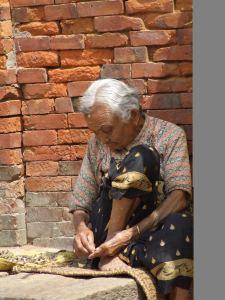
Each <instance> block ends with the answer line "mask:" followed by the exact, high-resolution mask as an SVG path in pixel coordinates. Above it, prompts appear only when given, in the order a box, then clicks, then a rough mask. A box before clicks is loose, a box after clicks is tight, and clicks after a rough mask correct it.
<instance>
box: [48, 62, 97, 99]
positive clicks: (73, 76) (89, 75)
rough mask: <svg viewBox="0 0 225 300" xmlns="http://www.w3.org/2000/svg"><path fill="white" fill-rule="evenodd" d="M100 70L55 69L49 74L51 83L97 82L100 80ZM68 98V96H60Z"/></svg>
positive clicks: (88, 68) (80, 68)
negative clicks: (96, 80)
mask: <svg viewBox="0 0 225 300" xmlns="http://www.w3.org/2000/svg"><path fill="white" fill-rule="evenodd" d="M99 74H100V68H99V66H95V67H79V68H74V69H55V70H50V71H49V72H48V75H49V81H50V82H67V81H77V80H78V81H79V80H95V79H98V78H99ZM59 96H66V95H58V96H57V97H59Z"/></svg>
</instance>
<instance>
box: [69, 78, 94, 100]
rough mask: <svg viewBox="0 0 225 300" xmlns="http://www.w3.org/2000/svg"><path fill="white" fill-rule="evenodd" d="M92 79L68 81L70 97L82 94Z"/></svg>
mask: <svg viewBox="0 0 225 300" xmlns="http://www.w3.org/2000/svg"><path fill="white" fill-rule="evenodd" d="M91 83H92V81H75V82H69V83H68V85H67V88H68V93H69V96H70V97H77V96H82V95H83V93H84V92H85V91H86V89H87V88H88V87H89V86H90V84H91Z"/></svg>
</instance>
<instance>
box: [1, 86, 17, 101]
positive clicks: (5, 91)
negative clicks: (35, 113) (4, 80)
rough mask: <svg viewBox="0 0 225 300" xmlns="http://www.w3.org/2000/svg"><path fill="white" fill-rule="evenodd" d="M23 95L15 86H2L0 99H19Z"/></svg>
mask: <svg viewBox="0 0 225 300" xmlns="http://www.w3.org/2000/svg"><path fill="white" fill-rule="evenodd" d="M20 96H21V92H20V90H19V89H18V88H16V87H13V86H3V87H0V99H1V100H7V99H18V98H20Z"/></svg>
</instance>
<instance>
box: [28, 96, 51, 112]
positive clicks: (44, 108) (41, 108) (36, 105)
mask: <svg viewBox="0 0 225 300" xmlns="http://www.w3.org/2000/svg"><path fill="white" fill-rule="evenodd" d="M54 111H55V102H54V99H48V98H46V99H36V100H26V101H23V103H22V114H23V115H40V114H48V113H53V112H54Z"/></svg>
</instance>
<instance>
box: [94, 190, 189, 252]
mask: <svg viewBox="0 0 225 300" xmlns="http://www.w3.org/2000/svg"><path fill="white" fill-rule="evenodd" d="M120 201H121V202H120ZM133 201H134V200H133ZM114 202H115V204H114V210H113V209H112V213H111V218H112V217H113V222H112V223H111V227H110V223H109V233H108V237H107V239H106V242H104V243H103V244H102V245H101V246H99V247H98V248H96V249H95V251H94V252H93V253H92V254H91V255H90V256H89V258H94V257H98V256H107V255H110V256H113V255H115V254H116V253H117V252H118V250H119V249H121V248H122V247H124V246H126V245H127V244H128V243H129V242H130V241H132V240H133V239H135V238H137V237H138V235H139V234H140V233H141V232H143V231H145V230H147V229H153V228H154V227H156V226H157V225H158V223H159V222H160V221H161V220H163V219H164V218H166V217H167V216H168V215H170V214H172V213H176V212H179V211H181V210H183V209H184V208H185V207H186V192H184V191H182V190H174V191H172V192H171V193H170V194H169V195H168V197H167V198H166V199H165V200H164V202H163V203H162V204H161V205H160V206H159V207H158V208H157V209H156V210H154V211H153V212H152V213H151V214H150V215H149V216H148V217H146V218H145V219H143V220H142V221H140V222H139V223H138V224H137V225H138V226H137V225H135V226H133V227H131V228H129V229H125V230H123V229H124V228H125V225H126V224H125V220H127V216H128V215H129V213H130V212H131V207H132V205H131V203H132V200H131V199H125V198H123V199H120V200H116V201H115V200H114ZM133 203H134V202H133ZM127 204H128V205H129V208H128V207H127V206H126V205H127ZM123 206H124V207H123ZM133 206H134V204H133ZM125 211H126V214H125ZM118 231H119V232H118Z"/></svg>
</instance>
